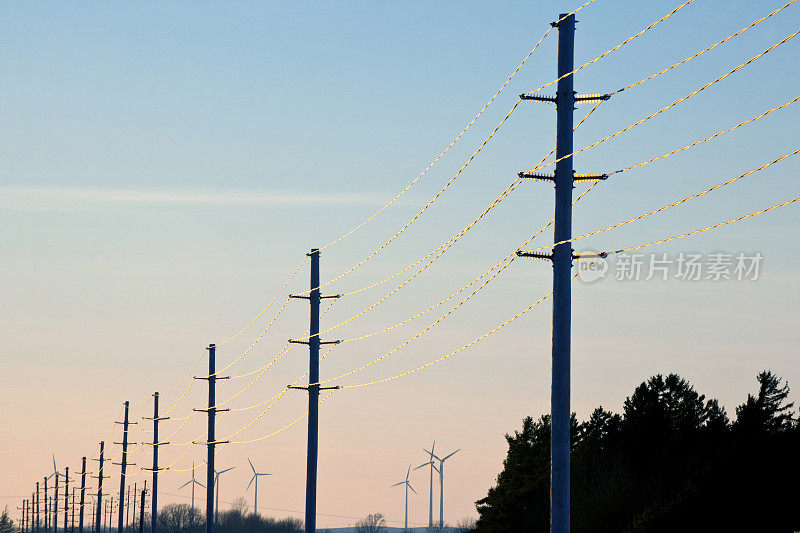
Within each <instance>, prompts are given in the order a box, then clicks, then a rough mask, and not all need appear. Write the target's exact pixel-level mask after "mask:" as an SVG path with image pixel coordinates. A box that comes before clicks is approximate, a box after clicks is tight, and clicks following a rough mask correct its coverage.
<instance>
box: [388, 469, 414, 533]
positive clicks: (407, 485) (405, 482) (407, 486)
mask: <svg viewBox="0 0 800 533" xmlns="http://www.w3.org/2000/svg"><path fill="white" fill-rule="evenodd" d="M410 473H411V465H408V470H407V471H406V480H405V481H401V482H400V483H395V484H394V485H392V487H396V486H398V485H405V486H406V520H405V526H404V529H405V530H408V489H411V491H412V492H413V493H414V494H416V493H417V491H415V490H414V487H412V486H411V483H409V482H408V475H409V474H410Z"/></svg>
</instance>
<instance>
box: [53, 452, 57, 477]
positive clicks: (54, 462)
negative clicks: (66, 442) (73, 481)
mask: <svg viewBox="0 0 800 533" xmlns="http://www.w3.org/2000/svg"><path fill="white" fill-rule="evenodd" d="M56 472H58V468H56V454H53V473H54V474H55V473H56Z"/></svg>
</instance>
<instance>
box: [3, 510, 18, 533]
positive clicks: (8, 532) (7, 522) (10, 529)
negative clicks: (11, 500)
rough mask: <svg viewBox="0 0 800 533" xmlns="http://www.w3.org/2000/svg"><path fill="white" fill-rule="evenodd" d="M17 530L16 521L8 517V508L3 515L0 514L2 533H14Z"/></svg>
mask: <svg viewBox="0 0 800 533" xmlns="http://www.w3.org/2000/svg"><path fill="white" fill-rule="evenodd" d="M16 529H17V528H15V527H14V521H13V520H12V519H11V517H10V516H9V515H8V507H6V508H4V509H3V514H0V533H14V531H15V530H16Z"/></svg>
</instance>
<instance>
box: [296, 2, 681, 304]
mask: <svg viewBox="0 0 800 533" xmlns="http://www.w3.org/2000/svg"><path fill="white" fill-rule="evenodd" d="M693 1H694V0H689V1H688V2H685V3H684V4H682V5H680V6H679V7H677V8H675V9H674V10H673V11H672V12H670V13H669V14H667V15H665V16H664V17H662V18H661V19H659V20H657V21H656V22H653V23H652V24H650V25H649V26H647V27H646V28H645V29H643V30H642V31H640V32H639V33H637V34H635V35H634V36H632V37H630V38H628V39H626V40H625V41H623V42H622V43H620V44H619V45H617V46H615V47H614V48H613V49H610V50H608V51H606V52H604V53H603V54H601V55H600V56H598V57H597V58H595V59H594V60H593V61H591V62H589V63H592V62H594V61H597V60H598V59H600V58H602V57H605V56H606V55H608V54H609V53H611V52H613V51H615V50H618V49H619V48H621V47H622V46H624V45H625V44H627V43H629V42H630V41H631V40H633V39H635V38H636V37H639V36H640V35H642V34H644V33H645V32H646V31H647V30H649V29H651V28H652V27H654V26H655V25H656V24H659V23H660V22H663V21H665V20H667V19H668V18H669V17H670V16H672V14H674V13H676V12H677V11H679V10H680V9H682V8H683V7H685V6H687V5H689V4H690V3H692V2H693ZM589 63H587V64H589ZM580 68H582V67H580ZM577 70H579V69H576V70H575V71H573V72H576V71H577ZM567 75H569V74H567ZM562 77H563V76H562ZM556 81H558V80H554V81H552V82H550V83H548V84H546V85H543V86H542V87H540V88H539V89H542V88H544V87H546V86H548V85H551V84H552V83H555V82H556ZM539 89H536V90H539ZM532 92H535V91H532ZM520 101H521V100H517V101H516V102H515V103H514V105H513V106H512V107H511V109H510V110H509V111H508V113H507V114H506V115H505V117H503V119H502V120H501V121H500V123H499V124H497V126H495V128H494V129H493V130H492V132H491V133H490V134H489V136H488V137H487V138H486V139H485V140H484V141H483V143H481V145H480V146H479V147H478V149H477V150H476V151H475V152H473V153H472V155H471V156H470V157H469V159H468V160H467V162H466V163H464V165H463V166H461V168H459V170H458V171H457V172H456V174H455V175H454V176H453V177H452V178H450V179H449V180H448V181H447V182H446V183H445V185H444V186H443V187H442V188H441V189H440V190H439V192H437V193H436V194H435V195H434V197H433V198H432V199H431V200H430V201H429V202H428V203H426V204H425V205H424V206H423V207H422V208H421V209H420V210H419V211H418V212H417V213H416V214H415V215H414V216H413V217H412V218H411V220H409V221H408V222H407V223H406V224H405V225H404V226H403V227H402V228H401V229H400V230H399V231H397V233H395V234H394V235H392V237H390V238H389V239H388V240H387V241H386V242H384V244H382V245H381V246H380V247H379V248H378V249H377V250H375V251H373V252H372V253H370V254H369V255H368V256H367V257H365V258H364V259H362V260H361V261H360V262H358V263H357V264H355V265H354V266H353V267H351V268H350V269H348V270H346V271H345V272H343V273H341V274H339V275H337V276H335V277H333V278H332V279H330V280H328V281H326V282H325V283H322V284H320V285H319V287H315V288H314V289H308V290H307V291H303V292H301V293H298V294H308V293H310V292H311V291H312V290H315V289H321V288H323V287H326V286H328V285H331V284H332V283H335V282H336V281H338V280H340V279H342V278H343V277H345V276H347V275H349V274H350V273H352V272H353V271H355V270H356V269H358V268H360V267H361V266H362V265H364V264H365V263H367V262H368V261H369V260H370V259H372V258H373V257H374V256H375V255H377V254H378V253H380V252H381V251H382V250H383V249H384V248H386V247H387V246H388V245H389V244H391V243H392V242H393V241H394V240H395V239H396V238H397V237H398V236H400V234H402V233H403V232H404V231H405V230H406V229H408V227H409V226H411V225H412V224H413V223H414V222H416V221H417V219H418V218H419V217H420V216H422V214H423V213H424V212H425V211H427V210H428V208H429V207H430V206H431V205H432V204H433V203H434V202H435V201H436V200H438V198H439V197H440V196H441V195H442V194H444V192H445V191H446V190H447V189H448V188H449V187H450V185H451V184H452V183H453V182H454V181H455V180H457V179H458V178H459V177H460V175H461V173H462V172H463V171H464V170H465V169H466V168H467V167H468V166H469V165H470V163H471V162H472V161H473V159H474V158H475V157H476V156H477V155H478V154H479V153H480V152H481V151H482V150H483V148H484V147H485V146H486V145H487V144H488V143H489V141H490V140H491V139H492V138H493V137H494V135H495V134H496V133H497V131H498V130H499V129H500V127H502V126H503V124H504V123H505V122H506V121H507V120H508V118H509V117H510V116H511V114H512V113H513V112H514V111H515V110H516V108H517V106H518V105H519V103H520ZM389 279H391V278H389Z"/></svg>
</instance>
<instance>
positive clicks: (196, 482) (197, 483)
mask: <svg viewBox="0 0 800 533" xmlns="http://www.w3.org/2000/svg"><path fill="white" fill-rule="evenodd" d="M195 484H196V485H200V486H201V487H203V488H206V486H205V485H203V484H202V483H200V482H199V481H195Z"/></svg>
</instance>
